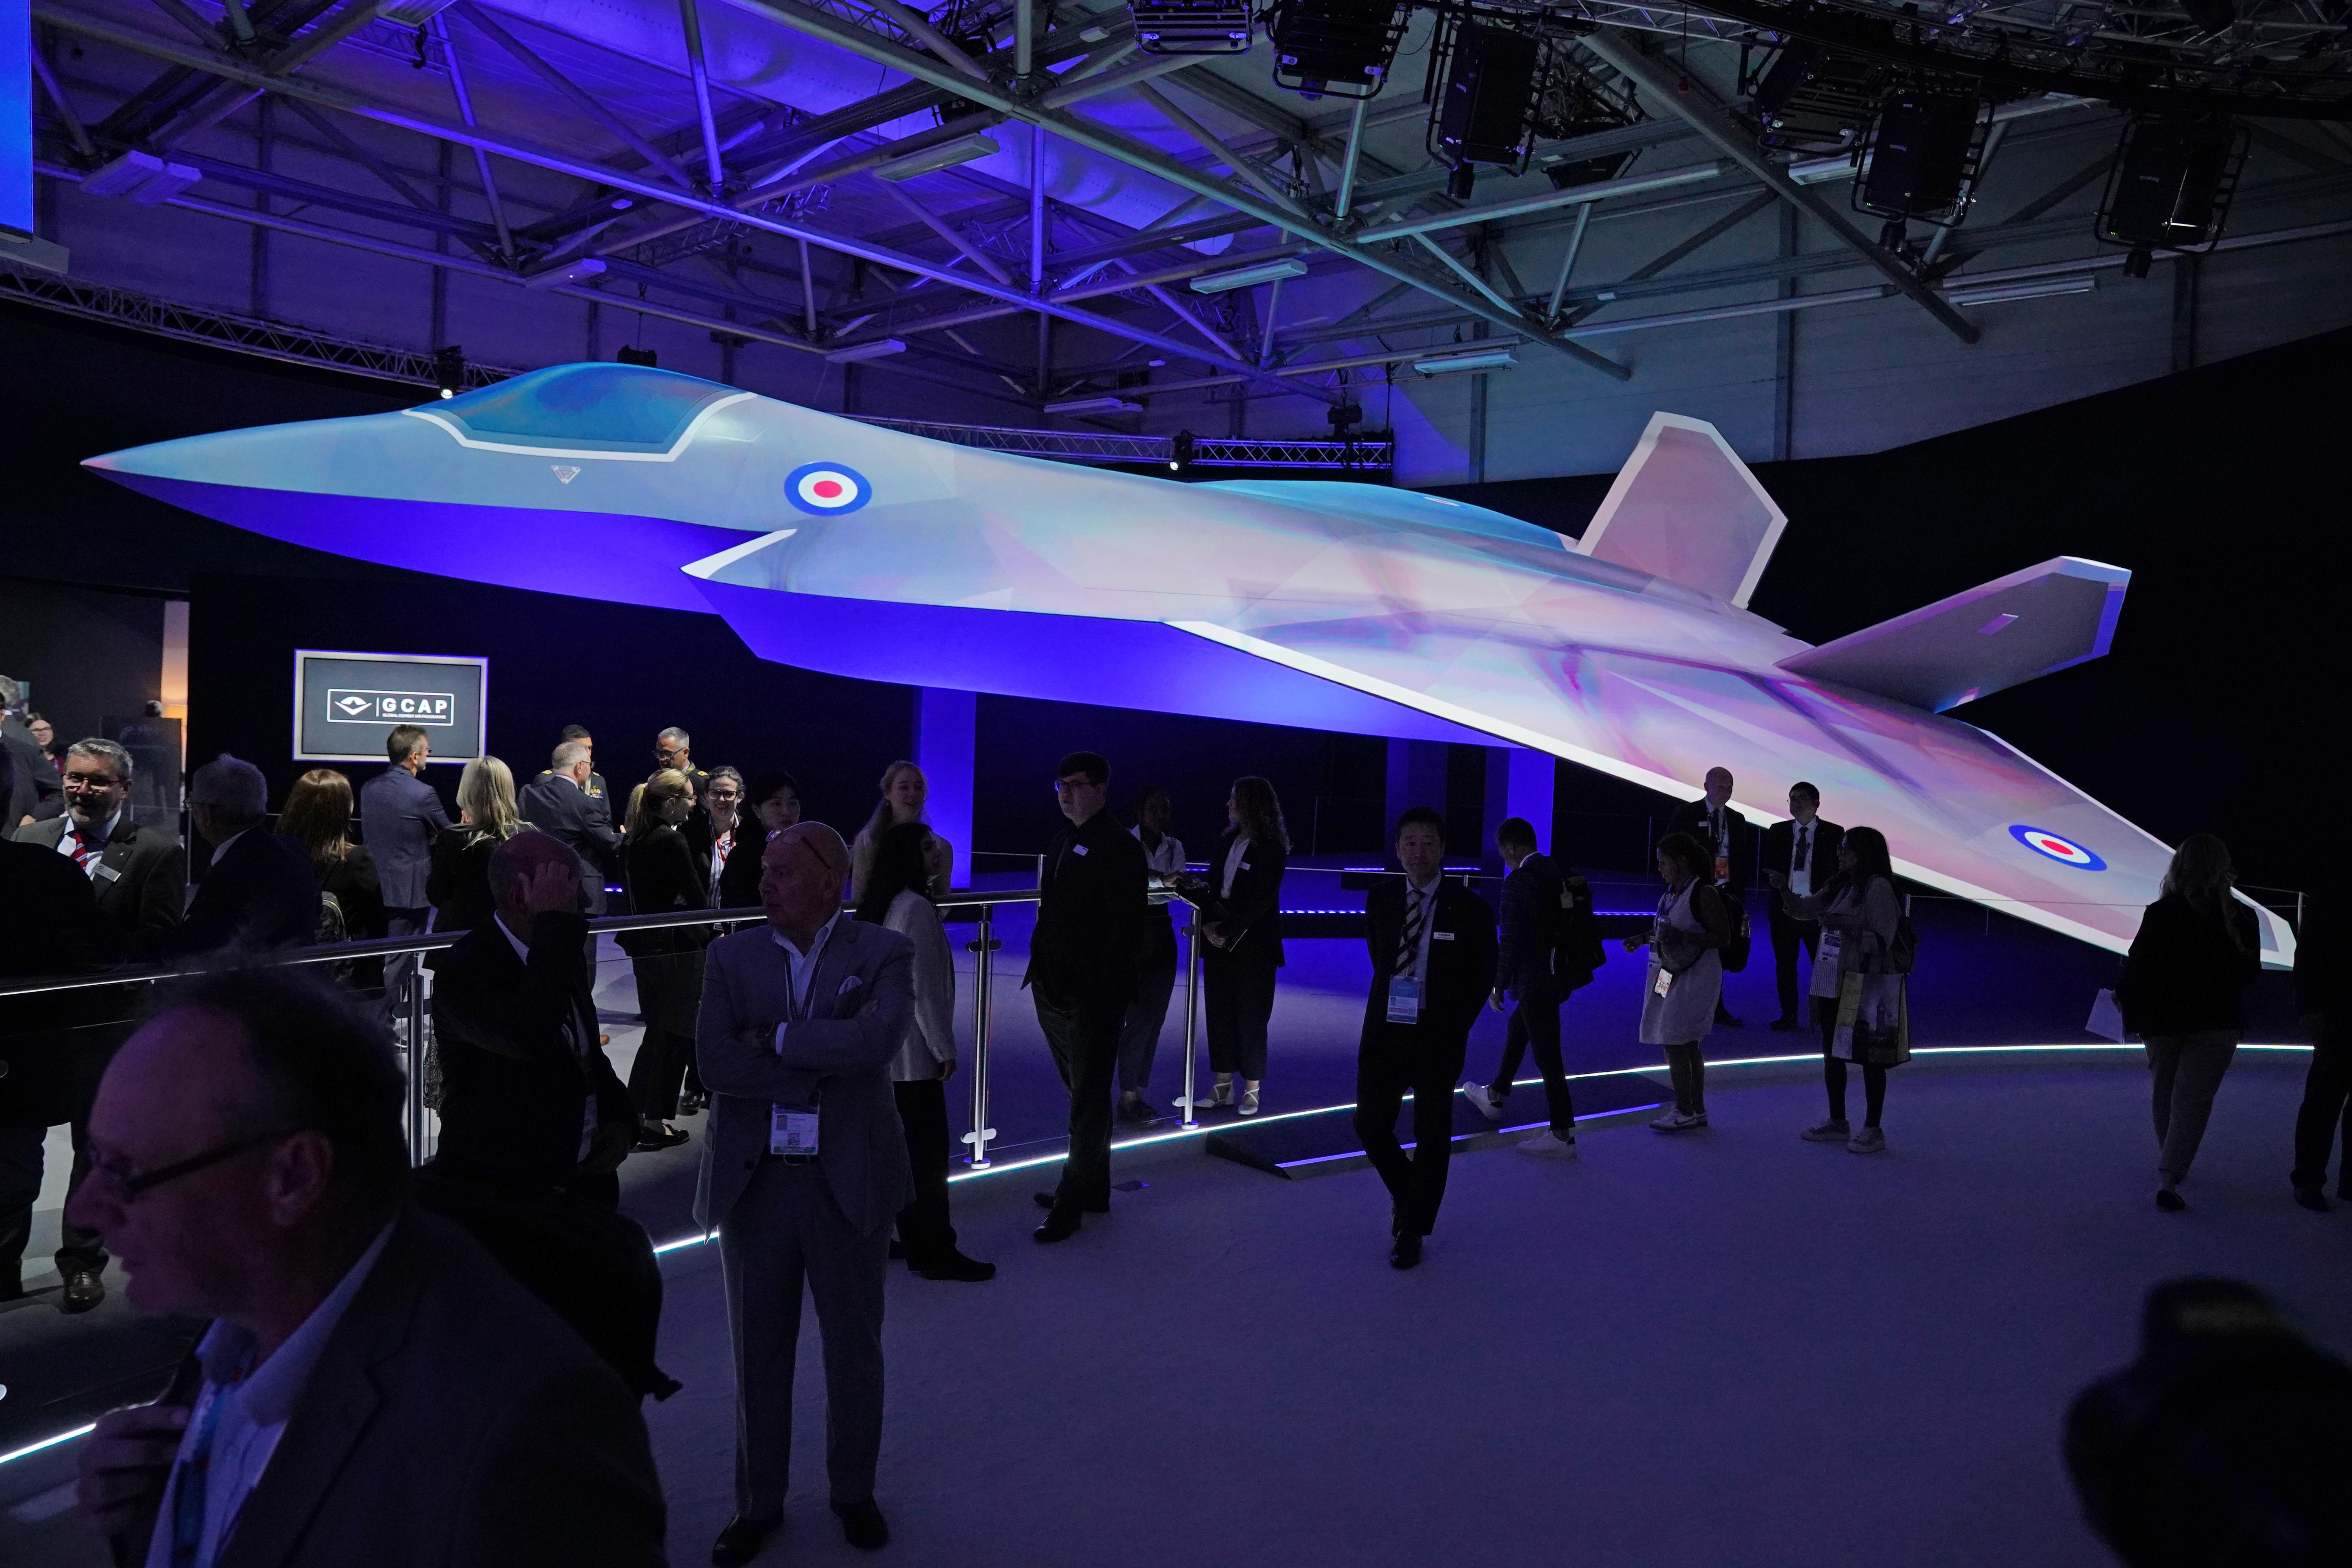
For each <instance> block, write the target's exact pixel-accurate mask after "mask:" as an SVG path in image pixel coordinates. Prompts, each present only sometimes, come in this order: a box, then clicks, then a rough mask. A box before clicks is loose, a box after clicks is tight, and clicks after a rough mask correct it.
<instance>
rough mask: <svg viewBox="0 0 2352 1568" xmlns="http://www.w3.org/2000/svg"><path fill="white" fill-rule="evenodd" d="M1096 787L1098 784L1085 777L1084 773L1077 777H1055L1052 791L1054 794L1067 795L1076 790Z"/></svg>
mask: <svg viewBox="0 0 2352 1568" xmlns="http://www.w3.org/2000/svg"><path fill="white" fill-rule="evenodd" d="M1097 787H1099V786H1098V785H1097V784H1096V783H1095V781H1094V780H1092V779H1090V778H1087V777H1085V776H1084V775H1081V776H1079V777H1077V778H1067V779H1055V781H1054V793H1055V795H1068V794H1071V793H1073V792H1075V791H1077V790H1082V789H1094V788H1097Z"/></svg>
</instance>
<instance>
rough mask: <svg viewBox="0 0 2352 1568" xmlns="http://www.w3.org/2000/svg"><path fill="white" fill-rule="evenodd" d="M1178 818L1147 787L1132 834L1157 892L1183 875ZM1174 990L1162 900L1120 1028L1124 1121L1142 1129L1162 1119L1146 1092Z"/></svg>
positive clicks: (1150, 918)
mask: <svg viewBox="0 0 2352 1568" xmlns="http://www.w3.org/2000/svg"><path fill="white" fill-rule="evenodd" d="M1175 815H1176V807H1175V805H1174V803H1173V802H1171V801H1170V800H1169V798H1168V792H1167V791H1166V790H1164V789H1161V788H1160V786H1159V785H1158V784H1150V785H1147V786H1145V788H1144V791H1143V793H1142V794H1141V795H1138V796H1136V797H1135V826H1133V827H1132V828H1130V829H1129V833H1130V834H1132V835H1133V837H1134V838H1135V841H1136V842H1137V843H1138V844H1140V845H1142V846H1143V866H1144V869H1145V870H1146V871H1147V872H1148V873H1149V874H1150V879H1151V890H1152V891H1153V892H1155V893H1162V894H1164V893H1166V892H1168V891H1171V890H1173V889H1175V887H1176V885H1177V879H1179V878H1181V876H1183V874H1184V841H1183V840H1182V839H1181V838H1179V837H1176V836H1175V835H1174V834H1172V833H1171V832H1169V831H1168V824H1169V822H1170V820H1171V818H1173V817H1174V816H1175ZM1175 992H1176V926H1175V922H1174V921H1172V920H1171V918H1170V915H1169V910H1168V903H1167V900H1166V899H1165V898H1164V897H1163V898H1162V899H1160V900H1159V901H1157V902H1154V903H1153V904H1152V905H1151V907H1150V913H1149V914H1148V915H1147V916H1146V918H1145V921H1144V938H1143V957H1142V960H1141V963H1140V964H1139V967H1138V969H1137V971H1136V978H1135V1000H1134V1001H1132V1002H1130V1003H1129V1004H1128V1005H1127V1017H1126V1019H1125V1020H1124V1021H1123V1022H1122V1023H1121V1024H1120V1025H1119V1028H1118V1119H1119V1120H1120V1121H1125V1122H1130V1123H1134V1124H1138V1125H1140V1124H1142V1123H1144V1122H1149V1121H1158V1120H1159V1119H1160V1112H1159V1111H1158V1110H1155V1109H1154V1108H1153V1107H1152V1104H1151V1102H1150V1100H1146V1099H1145V1098H1144V1092H1145V1091H1146V1090H1147V1089H1150V1087H1151V1060H1152V1058H1154V1057H1156V1056H1157V1055H1159V1053H1160V1029H1161V1028H1162V1027H1163V1026H1165V1025H1166V1024H1167V1022H1168V1002H1169V999H1170V998H1171V996H1173V995H1174V994H1175Z"/></svg>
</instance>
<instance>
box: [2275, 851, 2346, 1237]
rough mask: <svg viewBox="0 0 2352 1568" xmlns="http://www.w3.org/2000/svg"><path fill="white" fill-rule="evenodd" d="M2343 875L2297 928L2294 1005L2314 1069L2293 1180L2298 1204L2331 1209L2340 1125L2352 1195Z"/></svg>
mask: <svg viewBox="0 0 2352 1568" xmlns="http://www.w3.org/2000/svg"><path fill="white" fill-rule="evenodd" d="M2343 885H2344V884H2343V880H2342V879H2340V878H2335V879H2327V880H2326V882H2325V883H2324V884H2323V886H2322V888H2321V889H2320V890H2319V891H2317V892H2315V893H2313V894H2312V895H2310V897H2309V898H2308V899H2307V900H2305V905H2304V911H2303V925H2302V929H2301V930H2299V931H2296V932H2295V944H2294V1010H2295V1016H2297V1017H2298V1018H2300V1019H2301V1020H2302V1022H2303V1027H2304V1032H2305V1034H2307V1035H2308V1036H2310V1037H2311V1066H2310V1068H2307V1069H2306V1070H2305V1073H2304V1079H2303V1103H2302V1105H2301V1106H2300V1107H2298V1108H2297V1109H2296V1110H2295V1116H2294V1171H2293V1172H2292V1173H2290V1175H2289V1177H2288V1181H2289V1182H2290V1184H2292V1185H2293V1186H2294V1201H2295V1202H2296V1203H2298V1204H2301V1205H2303V1206H2304V1207H2305V1208H2307V1209H2311V1210H2313V1211H2315V1213H2319V1214H2326V1212H2327V1195H2326V1191H2325V1189H2326V1185H2327V1162H2328V1159H2329V1157H2330V1156H2331V1155H2333V1154H2334V1153H2335V1152H2336V1128H2337V1126H2338V1124H2341V1126H2342V1128H2343V1131H2344V1158H2345V1164H2344V1165H2343V1167H2342V1168H2341V1169H2340V1170H2339V1171H2338V1173H2337V1174H2336V1196H2337V1197H2339V1198H2352V973H2347V963H2346V960H2347V958H2352V943H2347V940H2346V939H2347V937H2352V931H2346V930H2345V929H2344V907H2343V902H2342V895H2341V894H2340V893H2339V892H2338V891H2337V889H2340V888H2341V887H2343Z"/></svg>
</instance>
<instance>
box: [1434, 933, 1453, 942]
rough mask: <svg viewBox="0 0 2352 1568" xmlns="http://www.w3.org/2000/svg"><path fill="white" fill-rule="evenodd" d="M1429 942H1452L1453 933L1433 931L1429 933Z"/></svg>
mask: <svg viewBox="0 0 2352 1568" xmlns="http://www.w3.org/2000/svg"><path fill="white" fill-rule="evenodd" d="M1429 940H1430V941H1432V942H1452V941H1453V940H1454V933H1453V932H1452V931H1431V932H1430V933H1429Z"/></svg>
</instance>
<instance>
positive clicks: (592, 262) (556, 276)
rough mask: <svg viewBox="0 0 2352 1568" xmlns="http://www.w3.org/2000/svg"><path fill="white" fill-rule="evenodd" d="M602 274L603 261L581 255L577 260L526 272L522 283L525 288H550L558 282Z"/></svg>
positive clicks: (578, 279) (571, 281) (575, 280)
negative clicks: (539, 270) (538, 270)
mask: <svg viewBox="0 0 2352 1568" xmlns="http://www.w3.org/2000/svg"><path fill="white" fill-rule="evenodd" d="M603 276H604V262H602V261H600V260H598V259H597V258H595V257H593V256H583V257H582V258H580V259H579V260H577V261H567V262H563V263H561V264H559V265H557V266H554V267H550V268H547V269H546V270H544V271H541V272H531V273H527V274H525V275H524V277H523V280H522V283H523V287H524V288H526V289H552V288H554V287H555V286H556V285H557V284H559V283H585V282H587V281H589V280H590V279H595V278H602V277H603Z"/></svg>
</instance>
